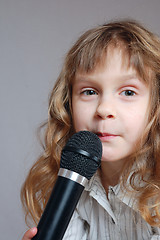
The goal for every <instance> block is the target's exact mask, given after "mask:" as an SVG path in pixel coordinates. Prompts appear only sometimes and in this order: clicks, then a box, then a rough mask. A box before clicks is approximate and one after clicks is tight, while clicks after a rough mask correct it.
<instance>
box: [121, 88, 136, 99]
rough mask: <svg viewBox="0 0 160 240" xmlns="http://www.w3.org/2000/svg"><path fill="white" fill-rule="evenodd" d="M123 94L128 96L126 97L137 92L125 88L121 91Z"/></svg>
mask: <svg viewBox="0 0 160 240" xmlns="http://www.w3.org/2000/svg"><path fill="white" fill-rule="evenodd" d="M121 94H122V95H124V96H126V97H132V96H134V95H135V92H134V91H132V90H125V91H123V92H122V93H121Z"/></svg>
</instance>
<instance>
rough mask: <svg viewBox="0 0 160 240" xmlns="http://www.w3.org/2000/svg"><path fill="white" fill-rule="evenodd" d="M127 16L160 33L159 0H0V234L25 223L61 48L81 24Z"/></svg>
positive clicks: (15, 232)
mask: <svg viewBox="0 0 160 240" xmlns="http://www.w3.org/2000/svg"><path fill="white" fill-rule="evenodd" d="M128 17H129V18H133V19H136V20H139V21H140V22H141V23H143V24H144V25H145V26H146V27H147V28H149V29H151V30H152V31H153V32H155V33H157V34H158V35H160V0H0V76H1V78H0V106H1V108H0V109H1V110H0V128H1V131H0V141H1V142H0V154H1V160H0V161H1V166H0V239H3V240H18V239H21V237H22V235H23V233H24V231H25V230H26V229H27V227H26V225H25V222H24V215H23V211H22V207H21V202H20V188H21V185H22V183H23V181H24V179H25V176H26V174H27V172H28V169H29V168H30V167H31V165H32V164H33V162H34V161H35V160H36V158H37V157H38V156H39V154H40V152H41V148H40V144H39V143H38V140H37V138H36V130H37V127H38V126H39V125H40V124H41V123H42V122H43V121H44V120H46V119H47V106H48V96H49V93H50V91H51V88H52V86H53V84H54V81H55V80H56V78H57V76H58V73H59V71H60V68H61V65H62V62H63V58H64V55H65V53H66V51H67V50H68V49H69V48H70V47H71V45H72V44H73V42H74V41H75V40H76V39H77V37H78V36H80V34H81V33H83V32H84V31H85V30H86V29H88V28H90V27H93V26H96V25H98V24H101V23H104V22H108V21H109V20H114V19H119V18H128Z"/></svg>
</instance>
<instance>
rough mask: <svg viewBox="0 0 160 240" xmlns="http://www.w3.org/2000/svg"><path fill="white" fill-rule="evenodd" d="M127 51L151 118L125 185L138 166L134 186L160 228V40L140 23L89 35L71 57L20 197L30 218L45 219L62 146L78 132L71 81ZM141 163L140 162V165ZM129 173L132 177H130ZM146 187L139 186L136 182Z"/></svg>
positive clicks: (110, 25)
mask: <svg viewBox="0 0 160 240" xmlns="http://www.w3.org/2000/svg"><path fill="white" fill-rule="evenodd" d="M110 45H113V46H114V47H115V48H116V47H120V48H123V52H124V54H125V55H126V56H128V58H127V59H128V64H129V66H132V67H134V69H135V70H136V71H137V74H138V75H139V76H140V77H141V78H142V79H143V80H144V81H146V82H147V83H148V84H150V88H151V99H150V109H149V110H150V114H149V120H148V125H147V127H146V131H145V133H144V136H143V144H142V146H141V148H140V149H139V150H138V151H137V153H136V155H135V156H134V157H133V156H132V158H131V161H127V165H126V166H125V168H124V171H123V178H122V179H123V181H122V184H123V185H124V186H125V187H126V188H127V186H126V182H127V179H128V177H129V173H130V171H131V169H132V168H133V165H134V163H135V162H136V170H135V171H134V173H133V174H132V175H131V177H130V186H132V189H134V191H135V192H136V193H137V198H138V200H139V211H140V213H141V215H142V217H144V219H145V220H146V221H147V222H148V223H149V224H150V225H153V226H160V212H159V207H160V204H159V199H160V177H159V170H160V129H159V119H160V104H159V99H160V40H159V38H158V37H157V36H156V35H155V34H153V33H151V32H149V31H148V30H146V29H145V28H144V27H143V26H141V25H140V24H139V23H137V22H135V21H130V20H123V21H119V22H111V23H108V24H104V25H101V26H98V27H95V28H93V29H91V30H88V31H87V32H85V33H84V34H83V35H82V36H81V37H80V38H79V39H78V41H77V42H76V43H75V44H74V45H73V47H72V48H71V49H70V50H69V52H68V54H67V55H66V58H65V61H64V64H63V68H62V71H61V73H60V75H59V77H58V79H57V81H56V84H55V86H54V88H53V90H52V93H51V96H50V101H49V111H48V121H47V123H46V124H45V126H46V128H45V141H44V154H43V155H42V156H41V157H40V158H39V159H38V161H37V162H36V163H35V164H34V165H33V167H32V168H31V170H30V172H29V174H28V177H27V178H26V181H25V183H24V185H23V187H22V191H21V199H22V203H23V206H24V208H25V210H26V217H28V216H31V217H32V219H33V220H34V222H35V223H37V222H38V221H39V219H40V217H41V214H42V212H43V210H44V208H45V205H46V203H47V201H48V198H49V196H50V193H51V190H52V188H53V185H54V183H55V180H56V177H57V173H58V169H59V165H60V155H61V150H62V148H63V146H64V145H65V143H66V141H67V140H68V139H69V137H70V136H71V135H72V134H73V132H74V129H73V124H72V116H71V115H72V114H71V113H72V106H71V99H72V83H73V81H74V79H75V75H76V73H77V72H78V71H83V72H85V73H88V72H91V71H92V70H93V69H95V67H96V66H98V64H100V63H102V62H103V59H104V57H105V56H106V54H107V49H108V46H110ZM135 159H136V161H135ZM128 172H129V173H128ZM137 178H138V179H139V181H141V182H143V183H144V185H143V187H142V186H141V184H140V185H138V186H137V180H136V179H137Z"/></svg>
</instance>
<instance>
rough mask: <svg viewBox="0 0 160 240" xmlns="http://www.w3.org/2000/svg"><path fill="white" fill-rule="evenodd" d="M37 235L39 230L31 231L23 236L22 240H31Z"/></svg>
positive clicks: (33, 229) (32, 229)
mask: <svg viewBox="0 0 160 240" xmlns="http://www.w3.org/2000/svg"><path fill="white" fill-rule="evenodd" d="M36 233H37V228H36V227H34V228H31V229H29V230H28V231H27V232H26V233H25V234H24V236H23V238H22V240H31V239H32V238H33V237H34V236H35V235H36Z"/></svg>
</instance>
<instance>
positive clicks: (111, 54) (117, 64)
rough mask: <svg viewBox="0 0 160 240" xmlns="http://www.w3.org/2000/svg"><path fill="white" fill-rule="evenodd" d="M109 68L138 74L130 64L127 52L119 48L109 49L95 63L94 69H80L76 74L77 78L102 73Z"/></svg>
mask: <svg viewBox="0 0 160 240" xmlns="http://www.w3.org/2000/svg"><path fill="white" fill-rule="evenodd" d="M109 68H111V69H112V70H113V69H114V70H116V69H117V68H119V69H120V70H121V71H123V72H124V71H125V72H126V71H127V72H128V71H131V72H135V73H136V69H135V68H133V66H132V65H131V64H130V59H129V55H128V53H127V52H126V51H124V50H123V49H122V48H119V47H117V48H115V47H108V48H107V51H106V52H105V53H103V55H102V57H101V58H100V59H99V60H98V61H97V62H95V65H94V68H92V69H89V70H88V69H87V70H86V69H82V68H79V69H78V70H77V72H76V77H77V76H79V75H90V74H94V73H98V72H102V71H104V70H105V69H109Z"/></svg>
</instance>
